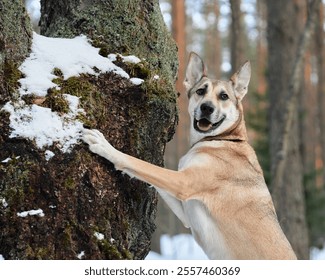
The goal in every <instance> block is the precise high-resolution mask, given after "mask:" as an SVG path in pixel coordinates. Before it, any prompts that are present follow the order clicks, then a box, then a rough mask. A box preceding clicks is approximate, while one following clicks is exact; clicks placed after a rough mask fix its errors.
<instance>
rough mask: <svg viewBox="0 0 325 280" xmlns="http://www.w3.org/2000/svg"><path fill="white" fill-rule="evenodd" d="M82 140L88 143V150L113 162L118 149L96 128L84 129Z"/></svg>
mask: <svg viewBox="0 0 325 280" xmlns="http://www.w3.org/2000/svg"><path fill="white" fill-rule="evenodd" d="M82 140H83V141H84V142H86V143H87V144H88V145H89V150H90V151H92V152H93V153H95V154H98V155H100V156H102V157H104V158H107V159H108V160H110V161H112V162H113V163H115V162H114V161H115V159H116V154H117V153H118V151H117V150H116V149H115V148H114V147H113V146H112V145H111V144H110V143H108V141H107V140H106V139H105V137H104V135H103V134H102V133H101V132H99V131H98V130H96V129H92V130H90V129H84V131H83V137H82Z"/></svg>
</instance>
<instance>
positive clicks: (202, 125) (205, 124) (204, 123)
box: [197, 119, 212, 131]
mask: <svg viewBox="0 0 325 280" xmlns="http://www.w3.org/2000/svg"><path fill="white" fill-rule="evenodd" d="M197 126H198V128H199V129H200V130H202V131H208V130H209V129H210V128H211V127H212V123H211V122H209V121H208V120H206V119H201V120H199V121H198V122H197Z"/></svg>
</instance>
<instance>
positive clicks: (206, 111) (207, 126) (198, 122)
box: [193, 102, 226, 133]
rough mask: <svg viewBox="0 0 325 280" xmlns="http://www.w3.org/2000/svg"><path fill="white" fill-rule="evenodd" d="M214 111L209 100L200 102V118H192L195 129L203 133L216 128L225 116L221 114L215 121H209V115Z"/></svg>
mask: <svg viewBox="0 0 325 280" xmlns="http://www.w3.org/2000/svg"><path fill="white" fill-rule="evenodd" d="M214 111H215V107H214V106H213V104H212V103H211V102H205V103H202V104H201V106H200V110H199V112H200V114H199V116H200V118H194V123H193V126H194V128H195V130H197V131H199V132H203V133H207V132H210V131H212V130H214V129H216V128H218V127H219V126H220V125H221V124H222V122H223V121H224V120H225V118H226V116H222V117H221V118H220V120H219V121H218V122H216V123H212V122H211V115H212V114H213V112H214Z"/></svg>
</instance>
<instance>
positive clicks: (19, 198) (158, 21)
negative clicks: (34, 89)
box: [0, 0, 177, 259]
mask: <svg viewBox="0 0 325 280" xmlns="http://www.w3.org/2000/svg"><path fill="white" fill-rule="evenodd" d="M2 2H3V1H2ZM8 2H11V1H8ZM41 5H42V16H41V21H40V23H41V32H42V33H43V34H45V35H46V36H53V37H74V36H76V35H79V34H84V35H87V37H88V38H90V39H91V40H92V44H93V45H94V46H96V47H98V48H100V51H99V53H100V54H101V55H103V56H107V54H109V53H120V54H123V55H125V54H132V55H136V56H138V57H139V58H141V59H145V61H142V62H141V63H140V64H136V65H134V66H132V65H130V64H128V63H124V62H122V61H117V62H116V63H117V64H119V66H120V67H122V68H123V69H125V70H126V71H127V72H128V73H130V75H131V74H132V75H133V76H135V77H139V78H142V79H144V83H143V84H142V85H141V86H135V85H132V84H131V83H130V82H128V81H127V80H126V79H124V78H122V77H120V76H118V75H115V74H113V73H112V72H111V73H102V74H100V75H99V76H98V77H97V76H93V75H88V74H87V75H80V76H79V77H73V78H74V81H76V84H75V85H74V86H71V85H70V87H69V88H65V87H68V86H69V82H71V81H69V80H63V78H62V81H61V91H62V90H64V89H65V90H68V91H69V94H71V95H77V96H80V91H82V90H84V91H85V92H84V93H83V94H82V96H80V103H81V107H82V108H83V109H84V110H85V111H86V116H85V121H84V123H86V124H87V125H88V126H91V127H92V128H97V129H99V130H100V131H102V132H103V134H104V135H105V137H106V138H107V139H109V141H110V142H111V143H112V144H113V145H114V146H115V147H116V148H118V149H120V150H121V151H123V152H125V153H128V154H131V155H133V156H136V157H139V158H141V159H144V160H146V161H149V162H152V163H154V164H157V165H163V153H164V149H165V144H166V142H167V141H168V140H170V138H171V137H172V135H173V132H174V129H175V123H176V120H177V116H176V94H175V90H174V82H175V75H176V71H177V56H176V47H175V44H174V42H173V41H172V39H171V37H170V36H169V34H168V32H167V29H166V27H165V25H164V23H163V19H162V16H161V14H160V9H159V5H158V1H157V0H146V1H140V0H138V1H133V0H124V1H121V0H118V1H117V0H114V1H100V0H94V1H87V0H84V1H79V0H78V1H68V0H60V1H57V0H42V1H41ZM16 11H17V10H16ZM12 20H13V21H14V22H17V18H16V17H15V16H12ZM19 22H20V21H19ZM18 33H22V32H15V34H16V35H18ZM25 45H26V44H25ZM25 53H26V52H25ZM155 75H158V76H159V78H158V79H157V78H154V76H155ZM1 95H2V94H1ZM45 103H46V102H45ZM52 110H54V109H53V108H52ZM2 119H3V118H2ZM4 123H5V124H4V125H3V124H1V125H0V135H1V137H0V159H5V158H7V157H10V158H12V160H11V161H10V162H8V163H6V164H4V163H3V164H1V163H0V178H1V179H0V186H1V189H0V190H1V193H0V198H1V199H4V200H3V202H4V201H5V203H3V205H0V211H1V212H0V226H1V235H2V236H1V239H0V253H1V254H2V255H3V256H4V258H5V259H76V258H77V255H78V254H79V253H81V252H84V253H83V254H81V255H79V258H80V256H82V255H83V258H85V259H143V258H144V257H145V256H146V255H147V253H148V252H149V250H150V237H151V235H152V233H153V231H154V229H155V225H154V219H155V213H156V203H157V196H156V192H155V191H154V189H152V188H151V189H150V188H148V186H147V185H146V184H144V183H142V182H140V181H137V180H130V179H129V177H128V176H126V175H123V174H121V173H120V172H117V171H115V169H114V167H113V165H112V164H110V163H109V162H107V161H106V160H104V159H102V158H100V157H98V156H95V155H93V154H91V153H90V152H89V151H88V147H86V145H85V144H80V145H77V146H75V147H74V149H73V150H72V151H71V152H70V153H63V152H61V150H59V149H58V148H57V147H56V146H55V144H54V145H53V146H51V147H50V149H51V150H52V151H54V152H55V156H54V157H53V158H52V159H50V160H49V161H46V160H45V158H44V150H41V149H39V148H37V147H36V146H35V144H34V143H33V142H32V141H29V140H25V139H18V138H13V139H11V138H9V137H8V135H9V134H10V131H9V128H8V115H7V114H6V115H5V122H4ZM17 156H20V158H19V159H17V158H16V157H17ZM5 205H6V206H5ZM35 207H37V208H41V209H43V212H44V214H45V215H44V217H38V216H28V217H26V218H24V219H22V218H21V217H18V216H17V212H21V211H25V210H30V209H35ZM96 233H101V234H103V237H104V238H103V239H102V238H96ZM97 237H98V234H97Z"/></svg>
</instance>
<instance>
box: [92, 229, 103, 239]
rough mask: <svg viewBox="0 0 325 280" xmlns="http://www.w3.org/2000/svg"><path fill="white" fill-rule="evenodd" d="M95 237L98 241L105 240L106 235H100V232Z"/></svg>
mask: <svg viewBox="0 0 325 280" xmlns="http://www.w3.org/2000/svg"><path fill="white" fill-rule="evenodd" d="M94 236H95V237H96V238H97V239H98V240H103V239H104V238H105V236H104V234H102V233H100V232H97V231H96V232H95V233H94Z"/></svg>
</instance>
